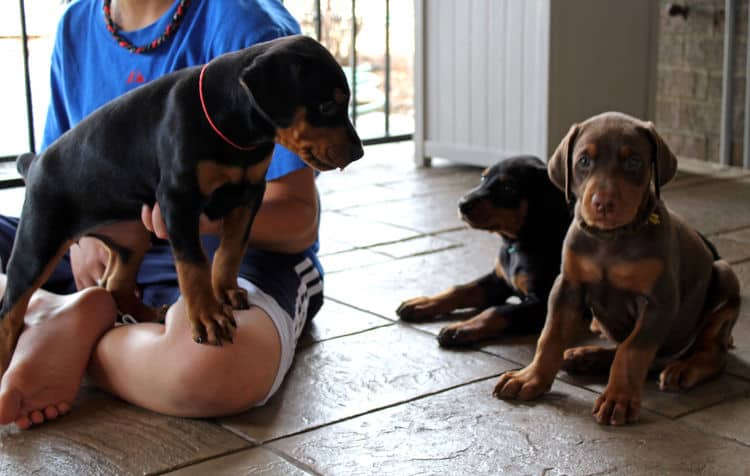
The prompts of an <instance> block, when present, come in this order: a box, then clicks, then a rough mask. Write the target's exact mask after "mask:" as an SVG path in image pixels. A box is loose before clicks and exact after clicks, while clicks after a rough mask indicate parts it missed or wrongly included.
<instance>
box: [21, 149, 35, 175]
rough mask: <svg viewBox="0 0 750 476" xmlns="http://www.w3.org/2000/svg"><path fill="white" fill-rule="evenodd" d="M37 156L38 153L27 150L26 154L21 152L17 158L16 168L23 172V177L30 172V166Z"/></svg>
mask: <svg viewBox="0 0 750 476" xmlns="http://www.w3.org/2000/svg"><path fill="white" fill-rule="evenodd" d="M34 158H36V155H34V154H32V153H31V152H27V153H25V154H21V155H19V156H18V158H17V159H16V170H18V173H19V174H21V177H23V178H26V174H27V173H28V172H29V167H31V162H32V161H33V160H34Z"/></svg>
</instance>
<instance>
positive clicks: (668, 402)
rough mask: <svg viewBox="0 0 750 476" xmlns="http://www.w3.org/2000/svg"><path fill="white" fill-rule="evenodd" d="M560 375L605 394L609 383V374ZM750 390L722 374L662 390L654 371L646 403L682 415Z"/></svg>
mask: <svg viewBox="0 0 750 476" xmlns="http://www.w3.org/2000/svg"><path fill="white" fill-rule="evenodd" d="M558 376H559V377H560V378H562V379H564V380H565V381H566V382H569V383H573V384H577V385H582V386H585V387H586V388H588V389H589V390H591V391H594V392H597V393H602V392H603V391H604V388H605V387H606V385H607V377H606V376H601V377H583V378H579V377H574V376H571V375H568V374H566V373H564V372H562V373H560V374H559V375H558ZM749 390H750V382H747V381H745V380H742V379H738V378H736V377H733V376H731V375H727V374H722V375H721V376H719V377H718V378H717V379H715V380H711V381H709V382H704V383H702V384H700V385H698V386H696V387H694V388H692V389H691V390H689V391H687V392H679V393H676V392H662V391H661V390H659V385H658V374H654V375H650V376H649V378H648V380H646V384H645V386H644V389H643V400H642V406H643V408H647V409H649V410H651V411H653V412H655V413H658V414H660V415H663V416H666V417H669V418H678V417H680V416H683V415H686V414H688V413H692V412H695V411H698V410H702V409H704V408H708V407H710V406H712V405H716V404H717V403H721V402H723V401H725V400H728V399H730V398H733V397H736V396H738V395H743V394H744V393H745V392H747V391H749Z"/></svg>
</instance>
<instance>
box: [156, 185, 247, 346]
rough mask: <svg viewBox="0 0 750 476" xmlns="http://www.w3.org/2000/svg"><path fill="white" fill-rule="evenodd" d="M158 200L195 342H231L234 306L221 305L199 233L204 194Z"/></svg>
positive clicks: (162, 196)
mask: <svg viewBox="0 0 750 476" xmlns="http://www.w3.org/2000/svg"><path fill="white" fill-rule="evenodd" d="M157 198H158V201H159V204H160V206H161V208H162V213H163V215H164V221H165V223H166V225H167V233H168V234H169V241H170V243H171V245H172V249H173V251H174V257H175V267H176V268H177V278H178V281H179V285H180V293H181V294H182V297H183V298H184V299H185V306H186V308H187V315H188V319H190V324H191V326H192V331H193V340H195V342H197V343H199V344H200V343H203V342H207V343H208V344H212V345H221V343H222V342H223V341H230V342H231V340H232V333H233V331H234V328H235V327H237V324H236V323H235V321H234V315H233V313H232V307H231V306H228V305H224V304H222V303H220V302H219V301H218V300H217V299H216V297H215V296H214V293H213V291H212V286H211V270H210V267H209V264H208V259H207V258H206V254H205V252H204V251H203V246H202V245H201V241H200V235H199V231H198V224H199V219H200V212H201V202H200V195H199V194H197V193H195V194H190V193H184V194H183V193H179V194H177V193H174V192H172V193H168V192H162V193H159V194H158V196H157Z"/></svg>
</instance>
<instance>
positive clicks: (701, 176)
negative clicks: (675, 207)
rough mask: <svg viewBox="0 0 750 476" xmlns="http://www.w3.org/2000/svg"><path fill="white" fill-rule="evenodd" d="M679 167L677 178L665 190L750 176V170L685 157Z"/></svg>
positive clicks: (680, 160)
mask: <svg viewBox="0 0 750 476" xmlns="http://www.w3.org/2000/svg"><path fill="white" fill-rule="evenodd" d="M678 166H679V169H678V170H677V176H675V178H674V179H673V180H672V181H671V182H670V183H668V184H667V185H666V187H665V190H669V189H672V188H678V187H683V186H688V185H695V184H698V183H704V182H709V181H713V180H716V179H732V178H739V177H745V176H748V175H750V170H745V169H741V168H738V167H727V166H726V165H720V164H716V163H713V162H706V161H704V160H695V159H688V158H683V157H680V159H679V163H678Z"/></svg>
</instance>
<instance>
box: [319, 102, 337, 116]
mask: <svg viewBox="0 0 750 476" xmlns="http://www.w3.org/2000/svg"><path fill="white" fill-rule="evenodd" d="M318 109H319V110H320V113H321V114H322V115H324V116H326V117H331V116H334V115H335V114H336V112H337V111H338V109H339V103H337V102H336V101H328V102H324V103H323V104H321V105H320V106H319V108H318Z"/></svg>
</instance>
